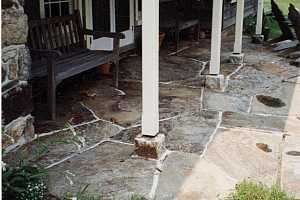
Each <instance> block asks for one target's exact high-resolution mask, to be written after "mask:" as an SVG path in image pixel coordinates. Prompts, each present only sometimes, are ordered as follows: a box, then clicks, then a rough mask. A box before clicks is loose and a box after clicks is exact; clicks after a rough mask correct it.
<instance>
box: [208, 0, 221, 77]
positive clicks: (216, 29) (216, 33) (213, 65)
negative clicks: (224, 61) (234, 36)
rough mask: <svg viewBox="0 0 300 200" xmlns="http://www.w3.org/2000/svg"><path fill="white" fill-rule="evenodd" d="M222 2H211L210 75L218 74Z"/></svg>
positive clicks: (219, 0) (215, 0)
mask: <svg viewBox="0 0 300 200" xmlns="http://www.w3.org/2000/svg"><path fill="white" fill-rule="evenodd" d="M222 13H223V0H214V1H213V16H212V30H211V59H210V74H213V75H217V74H219V73H220V59H221V58H220V57H221V36H222V23H223V14H222Z"/></svg>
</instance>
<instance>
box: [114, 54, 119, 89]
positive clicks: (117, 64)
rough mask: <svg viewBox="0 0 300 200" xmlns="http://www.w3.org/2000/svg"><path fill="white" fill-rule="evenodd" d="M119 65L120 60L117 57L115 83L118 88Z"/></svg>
mask: <svg viewBox="0 0 300 200" xmlns="http://www.w3.org/2000/svg"><path fill="white" fill-rule="evenodd" d="M119 65H120V61H119V59H117V60H116V61H115V74H114V84H115V87H116V88H119Z"/></svg>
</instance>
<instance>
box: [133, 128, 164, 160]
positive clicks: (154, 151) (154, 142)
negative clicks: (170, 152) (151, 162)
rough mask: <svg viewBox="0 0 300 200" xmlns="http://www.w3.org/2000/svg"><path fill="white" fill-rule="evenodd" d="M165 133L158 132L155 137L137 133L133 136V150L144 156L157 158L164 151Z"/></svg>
mask: <svg viewBox="0 0 300 200" xmlns="http://www.w3.org/2000/svg"><path fill="white" fill-rule="evenodd" d="M165 138H166V137H165V135H164V134H158V135H157V136H155V137H149V136H143V135H138V136H137V137H136V138H135V152H136V154H137V155H138V156H141V157H144V158H152V159H158V158H160V157H161V155H162V154H163V153H164V152H165V151H166V148H165Z"/></svg>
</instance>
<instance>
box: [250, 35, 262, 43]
mask: <svg viewBox="0 0 300 200" xmlns="http://www.w3.org/2000/svg"><path fill="white" fill-rule="evenodd" d="M264 39H265V36H264V35H261V34H256V35H253V36H252V43H254V44H262V43H263V42H264Z"/></svg>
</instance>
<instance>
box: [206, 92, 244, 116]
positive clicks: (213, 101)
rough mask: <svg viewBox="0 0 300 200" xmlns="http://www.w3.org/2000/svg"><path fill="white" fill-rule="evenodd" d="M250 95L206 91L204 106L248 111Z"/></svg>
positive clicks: (233, 110)
mask: <svg viewBox="0 0 300 200" xmlns="http://www.w3.org/2000/svg"><path fill="white" fill-rule="evenodd" d="M249 105H250V97H248V96H244V95H238V94H229V93H221V92H212V91H209V90H205V91H204V97H203V108H204V109H207V110H216V111H232V112H247V111H248V109H249Z"/></svg>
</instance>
